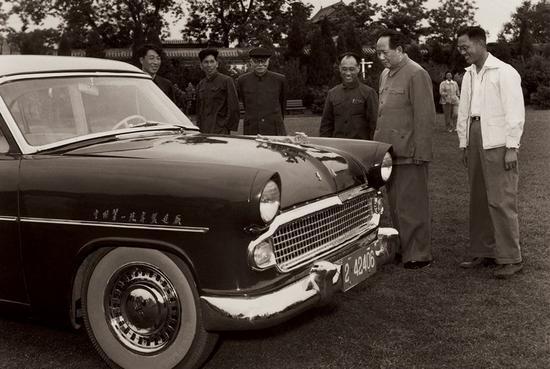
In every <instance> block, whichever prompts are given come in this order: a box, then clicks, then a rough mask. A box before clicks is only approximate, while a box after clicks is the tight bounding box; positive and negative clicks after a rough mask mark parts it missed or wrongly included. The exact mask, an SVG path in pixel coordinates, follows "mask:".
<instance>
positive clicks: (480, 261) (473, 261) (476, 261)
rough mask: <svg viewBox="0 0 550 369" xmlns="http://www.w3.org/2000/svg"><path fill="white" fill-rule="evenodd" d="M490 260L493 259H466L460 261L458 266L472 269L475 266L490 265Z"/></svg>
mask: <svg viewBox="0 0 550 369" xmlns="http://www.w3.org/2000/svg"><path fill="white" fill-rule="evenodd" d="M491 262H493V263H494V261H493V259H490V258H473V259H471V260H466V261H463V262H462V263H460V267H461V268H464V269H473V268H477V267H483V266H488V265H491V264H492V263H491Z"/></svg>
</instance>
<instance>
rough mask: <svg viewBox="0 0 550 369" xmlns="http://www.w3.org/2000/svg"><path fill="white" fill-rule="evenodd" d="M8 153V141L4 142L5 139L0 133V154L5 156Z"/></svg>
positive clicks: (0, 132)
mask: <svg viewBox="0 0 550 369" xmlns="http://www.w3.org/2000/svg"><path fill="white" fill-rule="evenodd" d="M8 151H10V145H9V144H8V140H6V137H5V136H4V134H3V133H2V131H0V154H5V153H7V152H8Z"/></svg>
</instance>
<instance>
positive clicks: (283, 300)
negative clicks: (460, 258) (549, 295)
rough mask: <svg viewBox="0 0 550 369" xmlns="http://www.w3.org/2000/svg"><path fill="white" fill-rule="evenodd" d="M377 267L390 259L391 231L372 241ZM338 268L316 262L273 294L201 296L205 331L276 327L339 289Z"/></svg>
mask: <svg viewBox="0 0 550 369" xmlns="http://www.w3.org/2000/svg"><path fill="white" fill-rule="evenodd" d="M373 247H374V250H375V257H376V263H377V265H382V264H386V263H388V262H390V261H392V260H393V258H394V256H395V253H396V251H397V249H398V247H399V236H398V233H397V231H396V230H395V229H393V228H379V229H378V238H377V239H376V240H375V241H374V242H373ZM340 276H341V274H340V266H339V265H337V264H334V263H331V262H329V261H324V260H320V261H317V262H315V263H314V264H313V266H312V268H311V270H310V272H309V274H308V275H307V276H306V277H304V278H302V279H300V280H298V281H296V282H294V283H292V284H290V285H288V286H285V287H283V288H281V289H279V290H277V291H274V292H271V293H269V294H265V295H261V296H254V297H219V296H201V298H200V300H201V308H202V314H203V319H204V323H205V328H206V329H207V330H219V331H225V330H245V329H259V328H266V327H270V326H273V325H277V324H279V323H281V322H284V321H286V320H288V319H290V318H292V317H293V316H295V315H298V314H300V313H301V312H302V311H305V310H307V309H309V308H311V307H313V306H315V305H318V304H320V303H322V302H324V301H326V300H327V299H329V298H330V297H332V295H333V294H334V293H335V292H337V291H340V290H341V289H342V278H341V277H340Z"/></svg>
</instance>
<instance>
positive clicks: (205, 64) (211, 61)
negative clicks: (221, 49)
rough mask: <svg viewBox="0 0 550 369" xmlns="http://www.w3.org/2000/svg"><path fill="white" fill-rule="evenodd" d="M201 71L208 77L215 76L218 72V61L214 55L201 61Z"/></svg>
mask: <svg viewBox="0 0 550 369" xmlns="http://www.w3.org/2000/svg"><path fill="white" fill-rule="evenodd" d="M201 69H202V70H203V72H204V73H205V74H206V76H207V77H209V76H211V75H213V74H214V73H216V71H217V70H218V61H217V60H216V58H214V55H207V56H206V57H205V58H204V59H202V61H201Z"/></svg>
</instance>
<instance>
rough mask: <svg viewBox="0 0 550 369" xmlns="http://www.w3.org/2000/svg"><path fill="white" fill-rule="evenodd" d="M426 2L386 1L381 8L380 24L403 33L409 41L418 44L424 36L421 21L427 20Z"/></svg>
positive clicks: (424, 0)
mask: <svg viewBox="0 0 550 369" xmlns="http://www.w3.org/2000/svg"><path fill="white" fill-rule="evenodd" d="M425 3H426V0H387V2H386V5H385V6H384V7H383V8H382V14H381V15H382V18H381V21H380V22H381V23H382V24H383V25H384V26H385V27H387V28H390V29H395V30H398V31H400V32H402V33H403V35H405V37H407V38H408V39H409V40H411V41H415V42H418V39H419V38H420V36H423V35H425V34H426V28H424V27H422V21H423V20H424V19H426V18H428V11H427V9H426V7H425Z"/></svg>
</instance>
